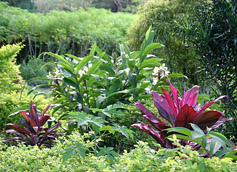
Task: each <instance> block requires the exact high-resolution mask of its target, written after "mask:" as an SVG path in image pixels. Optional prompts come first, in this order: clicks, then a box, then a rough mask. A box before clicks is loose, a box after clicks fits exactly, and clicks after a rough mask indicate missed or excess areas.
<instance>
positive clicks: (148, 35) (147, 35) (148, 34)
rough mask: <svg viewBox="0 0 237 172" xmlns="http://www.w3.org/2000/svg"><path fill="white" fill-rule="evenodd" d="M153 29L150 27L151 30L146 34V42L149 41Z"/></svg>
mask: <svg viewBox="0 0 237 172" xmlns="http://www.w3.org/2000/svg"><path fill="white" fill-rule="evenodd" d="M151 29H152V26H150V27H149V29H148V30H147V32H146V40H148V39H149V37H150V33H151Z"/></svg>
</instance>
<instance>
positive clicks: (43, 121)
mask: <svg viewBox="0 0 237 172" xmlns="http://www.w3.org/2000/svg"><path fill="white" fill-rule="evenodd" d="M49 118H50V116H49V115H42V116H41V117H40V120H39V125H40V126H43V125H44V124H45V123H46V122H47V120H48V119H49Z"/></svg>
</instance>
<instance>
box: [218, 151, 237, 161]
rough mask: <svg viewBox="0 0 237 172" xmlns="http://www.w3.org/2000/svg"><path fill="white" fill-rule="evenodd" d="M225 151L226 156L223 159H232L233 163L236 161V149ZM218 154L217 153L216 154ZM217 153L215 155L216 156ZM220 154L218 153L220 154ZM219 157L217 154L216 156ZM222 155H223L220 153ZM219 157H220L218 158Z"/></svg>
mask: <svg viewBox="0 0 237 172" xmlns="http://www.w3.org/2000/svg"><path fill="white" fill-rule="evenodd" d="M226 149H227V150H226V151H225V152H224V153H225V154H226V155H225V156H224V158H232V159H233V160H234V161H236V160H237V149H235V150H231V149H228V148H226ZM218 153H219V152H218ZM218 153H217V154H218ZM221 153H222V152H220V154H221ZM218 155H219V154H218ZM222 155H223V153H222ZM219 157H220V156H219Z"/></svg>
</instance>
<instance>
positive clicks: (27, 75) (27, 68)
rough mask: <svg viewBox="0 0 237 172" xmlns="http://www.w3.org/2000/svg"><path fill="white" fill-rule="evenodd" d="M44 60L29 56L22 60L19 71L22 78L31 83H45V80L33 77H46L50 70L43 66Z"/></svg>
mask: <svg viewBox="0 0 237 172" xmlns="http://www.w3.org/2000/svg"><path fill="white" fill-rule="evenodd" d="M43 64H44V61H43V60H42V59H40V58H39V57H38V58H34V57H33V58H29V61H28V62H26V61H24V62H23V63H22V64H21V67H20V71H21V76H22V77H23V79H24V80H25V81H26V82H27V83H28V84H31V85H39V84H47V81H45V80H39V79H34V78H36V77H39V78H46V75H47V74H48V72H50V68H43V69H41V67H42V66H43Z"/></svg>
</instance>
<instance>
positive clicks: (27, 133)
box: [4, 102, 61, 147]
mask: <svg viewBox="0 0 237 172" xmlns="http://www.w3.org/2000/svg"><path fill="white" fill-rule="evenodd" d="M49 107H50V105H48V107H47V108H46V109H45V110H44V112H43V113H42V114H39V113H38V112H37V109H36V106H35V104H34V103H33V102H31V105H30V111H29V113H26V112H25V111H19V113H20V114H21V116H22V123H23V125H24V127H22V126H20V125H17V124H7V126H9V127H11V128H13V129H8V130H5V131H4V132H6V133H10V134H16V135H18V136H19V137H12V138H8V139H5V140H4V142H10V141H16V142H24V144H26V145H31V146H33V145H37V146H39V147H40V146H41V145H45V146H47V147H51V146H52V141H53V140H55V139H56V137H58V134H57V131H53V130H54V129H56V128H57V127H58V126H59V125H60V124H61V122H58V123H57V124H55V125H54V126H52V127H51V128H48V127H43V125H44V124H45V123H46V122H47V120H48V119H49V118H50V116H49V115H46V114H45V113H46V112H47V110H48V109H49Z"/></svg>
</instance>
